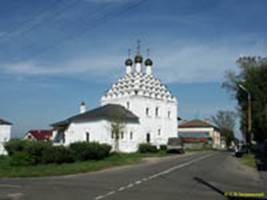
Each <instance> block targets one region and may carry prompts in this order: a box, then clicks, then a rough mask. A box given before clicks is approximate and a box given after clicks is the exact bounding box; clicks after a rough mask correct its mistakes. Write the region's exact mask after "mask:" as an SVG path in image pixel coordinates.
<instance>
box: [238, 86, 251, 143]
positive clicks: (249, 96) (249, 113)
mask: <svg viewBox="0 0 267 200" xmlns="http://www.w3.org/2000/svg"><path fill="white" fill-rule="evenodd" d="M238 87H239V88H240V89H241V90H243V91H244V92H246V93H247V94H248V134H249V143H250V142H251V138H252V133H251V125H252V123H251V107H252V103H251V94H250V92H249V91H248V89H247V88H245V86H244V85H242V84H238Z"/></svg>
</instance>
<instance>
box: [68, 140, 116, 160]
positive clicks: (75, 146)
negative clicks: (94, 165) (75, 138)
mask: <svg viewBox="0 0 267 200" xmlns="http://www.w3.org/2000/svg"><path fill="white" fill-rule="evenodd" d="M70 150H71V151H72V153H73V156H74V159H75V160H79V161H84V160H100V159H103V158H105V157H107V156H108V155H109V152H110V150H111V146H110V145H107V144H99V143H97V142H91V143H88V142H75V143H72V144H71V145H70Z"/></svg>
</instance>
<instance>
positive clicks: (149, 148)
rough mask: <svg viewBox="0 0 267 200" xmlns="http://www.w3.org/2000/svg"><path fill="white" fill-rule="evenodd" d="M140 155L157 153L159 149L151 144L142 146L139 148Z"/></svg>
mask: <svg viewBox="0 0 267 200" xmlns="http://www.w3.org/2000/svg"><path fill="white" fill-rule="evenodd" d="M138 151H139V152H140V153H156V152H158V149H157V147H156V146H155V145H151V144H140V145H139V147H138Z"/></svg>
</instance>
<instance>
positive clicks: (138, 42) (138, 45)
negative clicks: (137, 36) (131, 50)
mask: <svg viewBox="0 0 267 200" xmlns="http://www.w3.org/2000/svg"><path fill="white" fill-rule="evenodd" d="M140 49H141V40H137V54H140Z"/></svg>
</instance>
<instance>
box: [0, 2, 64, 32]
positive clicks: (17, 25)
mask: <svg viewBox="0 0 267 200" xmlns="http://www.w3.org/2000/svg"><path fill="white" fill-rule="evenodd" d="M61 1H63V0H56V2H54V3H52V4H50V5H49V6H48V7H46V8H43V9H41V10H38V11H37V12H36V13H38V14H37V15H32V16H31V17H29V18H27V19H26V20H24V21H23V22H21V23H20V24H16V25H15V26H12V27H11V29H9V31H6V32H5V34H6V35H8V36H10V35H12V34H14V33H16V32H19V30H18V29H19V28H22V27H23V26H24V25H27V24H28V23H30V22H31V21H32V20H34V19H35V18H37V17H38V16H41V15H43V14H45V13H47V11H48V10H50V9H51V8H54V7H55V6H56V5H57V4H59V3H60V2H61Z"/></svg>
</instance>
